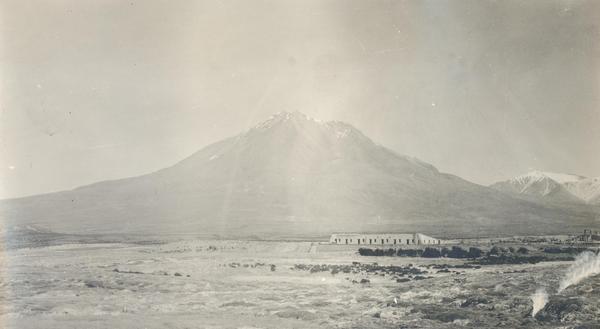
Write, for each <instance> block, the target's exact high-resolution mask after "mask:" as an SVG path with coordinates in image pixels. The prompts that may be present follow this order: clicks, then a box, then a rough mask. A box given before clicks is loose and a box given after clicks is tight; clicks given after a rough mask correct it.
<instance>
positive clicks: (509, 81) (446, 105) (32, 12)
mask: <svg viewBox="0 0 600 329" xmlns="http://www.w3.org/2000/svg"><path fill="white" fill-rule="evenodd" d="M599 22H600V1H593V0H590V1H550V0H537V1H531V0H529V1H481V0H476V1H463V0H454V1H362V0H361V1H350V0H339V1H327V0H319V1H313V0H295V1H285V0H283V1H282V0H277V1H259V0H250V1H247V0H238V1H229V0H223V1H217V0H211V1H152V0H144V1H113V0H100V1H80V0H66V1H65V0H63V1H61V0H53V1H21V0H16V1H13V0H1V1H0V79H1V82H0V105H1V114H0V134H1V145H0V164H1V165H2V167H1V168H0V184H1V185H0V198H7V197H16V196H23V195H30V194H37V193H44V192H51V191H57V190H62V189H70V188H73V187H75V186H79V185H83V184H87V183H92V182H95V181H99V180H105V179H114V178H122V177H128V176H133V175H140V174H144V173H148V172H151V171H154V170H157V169H160V168H162V167H165V166H169V165H171V164H173V163H175V162H177V161H179V160H180V159H182V158H184V157H186V156H188V155H189V154H191V153H193V152H194V151H196V150H198V149H200V148H202V147H203V146H205V145H207V144H210V143H212V142H215V141H217V140H220V139H222V138H225V137H229V136H231V135H234V134H237V133H239V132H241V131H243V130H245V129H247V128H249V127H250V126H252V125H255V124H256V123H258V122H260V121H262V120H265V119H267V118H268V117H269V116H270V115H271V114H272V113H274V112H278V111H282V110H287V111H294V110H298V111H301V112H304V113H305V114H307V115H309V116H312V117H315V118H318V119H322V120H341V121H345V122H348V123H350V124H352V125H354V126H356V127H357V128H359V129H360V130H362V131H363V132H364V133H365V134H366V135H367V136H370V137H371V138H372V139H374V140H375V141H376V142H378V143H380V144H382V145H385V146H387V147H389V148H391V149H393V150H395V151H397V152H399V153H402V154H407V155H411V156H415V157H418V158H420V159H422V160H424V161H426V162H429V163H431V164H433V165H435V166H436V167H437V168H438V169H440V170H441V171H444V172H449V173H452V174H456V175H458V176H461V177H463V178H465V179H468V180H470V181H473V182H476V183H480V184H489V183H492V182H494V181H497V180H502V179H506V178H509V177H511V176H515V175H517V174H521V173H524V172H527V171H529V170H531V169H540V170H547V171H556V172H568V173H577V174H581V175H585V176H598V175H600V23H599Z"/></svg>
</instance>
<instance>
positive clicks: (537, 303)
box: [531, 288, 548, 316]
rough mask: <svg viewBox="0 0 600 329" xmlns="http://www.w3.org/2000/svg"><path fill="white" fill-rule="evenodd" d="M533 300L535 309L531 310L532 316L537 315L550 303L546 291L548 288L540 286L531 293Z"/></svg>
mask: <svg viewBox="0 0 600 329" xmlns="http://www.w3.org/2000/svg"><path fill="white" fill-rule="evenodd" d="M531 301H532V302H533V310H532V311H531V316H535V315H536V314H537V312H539V311H540V310H541V309H542V308H544V305H546V303H548V294H547V293H546V289H544V288H539V289H538V290H536V292H535V293H534V294H533V295H531Z"/></svg>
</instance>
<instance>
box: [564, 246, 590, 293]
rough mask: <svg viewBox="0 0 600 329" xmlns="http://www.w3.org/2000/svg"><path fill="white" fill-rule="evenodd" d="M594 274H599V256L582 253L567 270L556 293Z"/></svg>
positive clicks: (588, 252)
mask: <svg viewBox="0 0 600 329" xmlns="http://www.w3.org/2000/svg"><path fill="white" fill-rule="evenodd" d="M596 274H600V254H594V253H593V252H590V251H586V252H583V253H581V254H579V255H578V256H577V258H575V262H574V263H573V264H572V265H571V267H569V269H568V270H567V273H566V275H565V277H564V279H562V281H560V285H559V287H558V293H561V292H562V291H563V290H565V289H567V288H568V287H570V286H572V285H574V284H577V283H579V282H581V280H583V279H585V278H587V277H590V276H592V275H596Z"/></svg>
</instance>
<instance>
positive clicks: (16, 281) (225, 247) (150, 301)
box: [0, 240, 600, 328]
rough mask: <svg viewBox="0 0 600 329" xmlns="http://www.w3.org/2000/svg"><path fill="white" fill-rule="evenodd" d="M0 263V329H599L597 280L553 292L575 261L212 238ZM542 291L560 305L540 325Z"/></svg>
mask: <svg viewBox="0 0 600 329" xmlns="http://www.w3.org/2000/svg"><path fill="white" fill-rule="evenodd" d="M0 255H1V256H2V259H1V262H2V267H1V268H2V270H3V272H2V275H1V277H0V278H1V282H0V289H1V290H0V293H1V294H0V312H1V315H0V327H2V328H498V327H503V328H552V327H556V328H559V327H560V328H597V327H594V323H598V321H599V319H600V315H599V314H600V298H599V297H598V296H599V293H600V276H595V277H591V278H588V279H586V280H584V281H583V282H581V283H580V284H578V285H576V286H573V287H570V288H568V289H567V290H565V291H564V292H562V293H561V294H560V295H556V294H555V293H556V287H557V286H558V281H559V280H560V278H561V276H562V275H563V273H564V271H565V270H566V269H567V267H568V266H569V262H544V263H538V264H535V265H532V264H526V265H490V266H482V267H480V268H461V266H460V265H462V264H464V262H465V261H464V260H457V259H445V258H441V259H424V258H405V257H363V256H359V255H358V254H357V253H356V250H353V249H344V248H338V249H336V248H327V247H324V246H320V245H318V244H315V243H311V242H258V241H210V240H194V241H180V242H172V243H165V244H147V245H139V244H138V245H136V244H122V243H119V244H69V245H60V246H50V247H43V248H30V249H18V250H7V251H3V252H2V253H1V254H0ZM373 262H377V265H376V266H375V265H373V264H372V263H373ZM365 264H369V265H368V266H369V267H368V268H369V270H365V268H367V267H365V266H366V265H365ZM409 264H410V265H409ZM433 264H437V267H432V266H431V265H433ZM442 264H447V265H450V266H449V267H446V268H445V269H444V268H443V266H442ZM315 265H327V266H329V267H321V268H320V270H315V269H319V268H317V267H315ZM456 265H459V266H458V267H455V266H456ZM331 266H337V267H336V268H337V269H339V271H338V270H335V271H329V268H331ZM440 268H442V269H440ZM323 269H325V270H323ZM410 269H414V270H410ZM409 270H410V271H412V272H414V273H409V272H410V271H409ZM394 271H396V272H394ZM398 271H399V272H398ZM402 271H408V272H407V273H404V272H402ZM417 272H418V273H419V274H418V275H417V274H415V273H417ZM540 287H545V288H546V289H547V290H548V292H549V293H550V301H551V302H552V303H550V304H553V305H555V306H556V305H557V306H556V309H551V310H550V309H549V310H548V311H547V312H546V313H544V314H549V315H548V316H546V317H545V318H541V319H536V318H533V317H531V308H532V302H531V300H530V296H531V295H532V294H533V293H534V292H535V291H536V289H538V288H540ZM553 293H554V294H553Z"/></svg>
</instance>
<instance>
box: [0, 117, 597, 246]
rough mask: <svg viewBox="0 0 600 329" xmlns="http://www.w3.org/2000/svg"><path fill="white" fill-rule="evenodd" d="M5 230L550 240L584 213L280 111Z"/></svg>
mask: <svg viewBox="0 0 600 329" xmlns="http://www.w3.org/2000/svg"><path fill="white" fill-rule="evenodd" d="M0 211H1V213H0V214H1V215H2V218H3V220H4V221H5V225H24V224H32V225H38V226H40V227H45V228H49V229H52V230H54V231H57V232H68V233H86V232H93V233H99V232H102V233H116V232H128V233H154V234H161V233H194V234H218V235H221V236H230V237H232V236H246V237H247V236H254V235H256V236H267V237H269V236H280V237H281V236H291V235H299V236H309V235H310V236H314V235H319V236H323V235H327V234H330V233H331V232H340V231H349V232H350V231H354V232H358V231H389V230H394V231H420V232H424V233H432V234H433V233H435V234H442V233H450V234H462V235H464V234H465V233H471V235H474V234H484V233H508V234H510V233H525V232H532V233H534V232H539V233H548V232H549V231H553V232H564V231H565V230H579V229H580V228H582V227H587V226H589V224H590V221H591V220H593V215H592V214H591V213H590V212H589V211H588V210H587V209H569V210H565V209H561V208H557V207H551V206H548V205H542V204H538V203H534V202H529V201H526V200H521V199H518V198H514V197H512V196H510V195H507V194H504V193H499V192H497V191H495V190H493V189H490V188H487V187H483V186H479V185H476V184H472V183H469V182H467V181H465V180H463V179H461V178H458V177H456V176H453V175H448V174H443V173H440V172H439V171H438V170H437V169H436V168H434V167H433V166H431V165H429V164H426V163H424V162H422V161H419V160H417V159H414V158H410V157H406V156H402V155H398V154H396V153H394V152H392V151H390V150H389V149H386V148H384V147H381V146H379V145H376V144H375V143H373V142H372V141H371V140H370V139H369V138H367V137H366V136H364V135H363V134H362V133H361V132H360V131H358V130H357V129H355V128H354V127H352V126H350V125H348V124H345V123H342V122H326V123H324V122H318V121H315V120H313V119H310V118H308V117H306V116H304V115H303V114H300V113H297V112H295V113H287V112H284V113H280V114H277V115H275V116H273V117H272V118H270V119H269V120H267V121H265V122H263V123H261V124H259V125H257V126H256V127H254V128H252V129H249V130H248V131H246V132H244V133H242V134H240V135H238V136H235V137H232V138H229V139H225V140H223V141H220V142H217V143H215V144H212V145H209V146H207V147H205V148H203V149H201V150H200V151H198V152H196V153H195V154H193V155H191V156H190V157H188V158H187V159H184V160H183V161H181V162H179V163H177V164H175V165H173V166H172V167H169V168H165V169H162V170H159V171H157V172H154V173H151V174H148V175H143V176H139V177H133V178H126V179H120V180H114V181H106V182H100V183H96V184H92V185H88V186H84V187H81V188H77V189H75V190H72V191H65V192H59V193H52V194H46V195H40V196H34V197H28V198H21V199H14V200H5V201H3V202H1V203H0Z"/></svg>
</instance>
